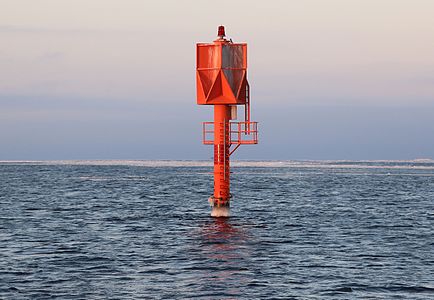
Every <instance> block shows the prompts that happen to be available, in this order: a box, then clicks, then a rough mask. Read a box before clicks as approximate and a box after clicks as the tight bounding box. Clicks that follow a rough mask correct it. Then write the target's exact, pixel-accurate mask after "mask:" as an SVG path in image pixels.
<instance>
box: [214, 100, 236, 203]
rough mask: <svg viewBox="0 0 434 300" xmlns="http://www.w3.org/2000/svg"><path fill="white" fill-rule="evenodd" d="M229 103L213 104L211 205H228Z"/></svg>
mask: <svg viewBox="0 0 434 300" xmlns="http://www.w3.org/2000/svg"><path fill="white" fill-rule="evenodd" d="M230 118H231V108H230V106H229V105H214V197H213V198H212V203H211V204H212V206H213V207H221V206H229V199H230V178H229V177H230V175H229V174H230V166H229V148H230V128H229V120H230Z"/></svg>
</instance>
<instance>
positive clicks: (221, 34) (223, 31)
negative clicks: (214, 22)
mask: <svg viewBox="0 0 434 300" xmlns="http://www.w3.org/2000/svg"><path fill="white" fill-rule="evenodd" d="M217 35H218V36H219V37H225V36H226V34H225V27H224V26H219V30H218V34H217Z"/></svg>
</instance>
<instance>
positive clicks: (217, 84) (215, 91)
mask: <svg viewBox="0 0 434 300" xmlns="http://www.w3.org/2000/svg"><path fill="white" fill-rule="evenodd" d="M221 95H222V78H221V72H218V75H217V78H216V79H215V80H214V84H213V86H212V89H211V91H210V92H209V94H208V99H207V100H208V101H210V100H212V99H214V98H216V97H219V96H221Z"/></svg>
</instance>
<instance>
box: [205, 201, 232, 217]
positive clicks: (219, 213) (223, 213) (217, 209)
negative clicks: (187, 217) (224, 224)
mask: <svg viewBox="0 0 434 300" xmlns="http://www.w3.org/2000/svg"><path fill="white" fill-rule="evenodd" d="M208 201H209V204H210V205H211V217H214V218H227V217H229V215H230V206H229V201H225V202H222V201H221V200H219V199H215V198H214V197H210V198H209V199H208Z"/></svg>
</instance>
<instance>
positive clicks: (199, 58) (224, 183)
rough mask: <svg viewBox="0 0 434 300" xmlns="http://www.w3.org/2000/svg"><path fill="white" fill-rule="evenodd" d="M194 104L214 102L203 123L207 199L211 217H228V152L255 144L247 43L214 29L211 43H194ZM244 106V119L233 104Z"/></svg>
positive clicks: (255, 135) (255, 133)
mask: <svg viewBox="0 0 434 300" xmlns="http://www.w3.org/2000/svg"><path fill="white" fill-rule="evenodd" d="M196 87H197V104H199V105H214V122H204V123H203V143H204V144H206V145H214V194H213V196H211V197H210V198H209V201H210V204H211V206H212V208H213V210H212V213H211V215H212V216H215V217H219V216H229V203H230V199H231V197H232V195H231V193H230V180H229V178H230V164H229V158H230V156H231V154H232V153H233V152H234V151H235V150H236V149H238V147H239V146H240V145H242V144H257V143H258V129H257V125H258V123H257V122H251V121H250V93H249V83H248V82H247V44H246V43H233V42H232V40H228V39H227V38H226V35H225V28H224V26H219V28H218V38H217V39H216V40H215V41H214V42H213V43H198V44H196ZM238 105H244V121H242V122H236V121H232V120H235V119H237V106H238Z"/></svg>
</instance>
